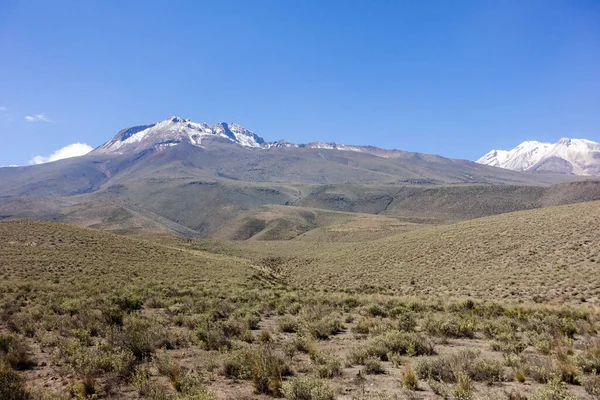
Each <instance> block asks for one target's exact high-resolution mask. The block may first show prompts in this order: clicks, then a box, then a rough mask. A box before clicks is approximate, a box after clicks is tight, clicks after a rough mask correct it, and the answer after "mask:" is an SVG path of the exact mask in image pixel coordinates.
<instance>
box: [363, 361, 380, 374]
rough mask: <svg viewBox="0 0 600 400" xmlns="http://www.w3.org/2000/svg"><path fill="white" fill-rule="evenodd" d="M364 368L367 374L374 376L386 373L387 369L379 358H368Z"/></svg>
mask: <svg viewBox="0 0 600 400" xmlns="http://www.w3.org/2000/svg"><path fill="white" fill-rule="evenodd" d="M364 366H365V373H366V374H369V375H374V374H384V373H385V368H383V364H382V363H381V361H380V360H379V358H376V357H370V358H367V359H366V360H365V361H364Z"/></svg>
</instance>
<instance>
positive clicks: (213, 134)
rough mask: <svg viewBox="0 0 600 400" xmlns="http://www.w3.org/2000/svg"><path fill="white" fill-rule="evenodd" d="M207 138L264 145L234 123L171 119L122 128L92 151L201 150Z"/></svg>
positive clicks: (260, 139)
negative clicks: (185, 145) (188, 147)
mask: <svg viewBox="0 0 600 400" xmlns="http://www.w3.org/2000/svg"><path fill="white" fill-rule="evenodd" d="M207 138H221V139H226V140H230V141H232V142H234V143H236V144H238V145H240V146H244V147H260V146H261V144H262V143H264V140H263V138H261V137H260V136H258V135H257V134H255V133H254V132H252V131H250V130H248V129H246V128H244V127H243V126H241V125H238V124H227V123H225V122H221V123H218V124H215V125H212V126H211V125H208V124H207V123H205V122H202V123H196V122H193V121H191V120H190V119H185V118H181V117H178V116H172V117H169V118H167V119H165V120H163V121H159V122H156V123H154V124H150V125H140V126H134V127H131V128H126V129H123V130H122V131H120V132H119V133H117V134H116V135H115V136H114V137H113V138H112V139H111V140H109V141H108V142H106V143H105V144H103V145H102V146H100V147H99V148H98V149H96V150H95V151H96V152H99V153H123V152H125V151H129V150H134V151H139V150H143V149H146V148H150V147H154V146H161V145H165V144H168V145H169V146H175V145H178V144H179V143H182V142H185V143H189V144H191V145H194V146H199V147H202V141H203V140H204V139H207Z"/></svg>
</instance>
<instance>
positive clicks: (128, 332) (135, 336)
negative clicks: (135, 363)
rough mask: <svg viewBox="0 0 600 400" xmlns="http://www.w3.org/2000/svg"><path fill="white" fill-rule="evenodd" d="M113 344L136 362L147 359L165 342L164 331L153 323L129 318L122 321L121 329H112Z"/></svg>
mask: <svg viewBox="0 0 600 400" xmlns="http://www.w3.org/2000/svg"><path fill="white" fill-rule="evenodd" d="M112 341H113V344H115V345H117V346H120V347H122V348H123V349H127V350H129V351H131V352H132V353H133V355H134V356H135V358H137V359H138V360H142V359H146V358H148V357H149V356H150V355H151V354H152V353H153V352H154V351H155V350H156V349H157V348H160V347H162V346H163V345H164V344H165V342H166V333H165V331H164V329H163V328H162V327H161V326H160V325H158V324H157V323H155V322H154V321H151V320H148V319H145V318H142V317H138V316H131V317H128V318H126V319H125V320H124V322H123V327H122V328H119V329H113V332H112Z"/></svg>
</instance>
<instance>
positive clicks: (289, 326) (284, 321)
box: [277, 315, 298, 333]
mask: <svg viewBox="0 0 600 400" xmlns="http://www.w3.org/2000/svg"><path fill="white" fill-rule="evenodd" d="M277 327H278V328H279V330H280V331H281V332H285V333H294V332H296V331H297V330H298V319H297V318H296V317H294V316H293V315H284V316H283V317H281V318H280V319H279V321H277Z"/></svg>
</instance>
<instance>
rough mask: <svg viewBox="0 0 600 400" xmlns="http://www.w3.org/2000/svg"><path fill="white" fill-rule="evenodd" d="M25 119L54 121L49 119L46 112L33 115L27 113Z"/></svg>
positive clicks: (29, 120) (28, 120) (30, 120)
mask: <svg viewBox="0 0 600 400" xmlns="http://www.w3.org/2000/svg"><path fill="white" fill-rule="evenodd" d="M25 121H27V122H52V121H50V120H49V119H48V117H46V115H45V114H44V113H42V114H35V115H33V116H31V115H26V116H25Z"/></svg>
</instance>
